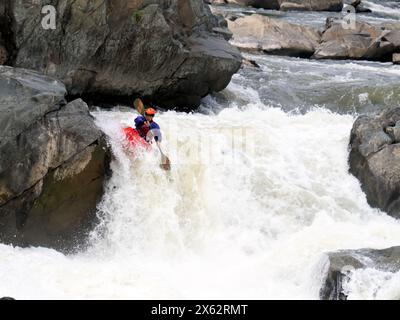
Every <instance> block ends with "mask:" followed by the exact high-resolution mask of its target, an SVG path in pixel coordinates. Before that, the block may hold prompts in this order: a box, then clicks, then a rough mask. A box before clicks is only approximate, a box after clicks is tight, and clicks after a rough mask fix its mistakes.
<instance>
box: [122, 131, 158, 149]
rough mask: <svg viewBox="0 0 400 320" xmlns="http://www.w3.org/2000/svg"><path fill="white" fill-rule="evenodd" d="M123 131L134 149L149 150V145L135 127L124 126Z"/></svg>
mask: <svg viewBox="0 0 400 320" xmlns="http://www.w3.org/2000/svg"><path fill="white" fill-rule="evenodd" d="M124 133H125V136H126V140H127V141H129V144H130V145H131V146H132V147H134V148H135V149H136V148H143V149H145V150H147V151H149V150H151V147H150V145H149V144H148V143H147V142H146V140H144V139H143V138H142V137H141V136H140V135H139V133H138V132H137V131H136V130H135V129H133V128H131V127H127V128H124Z"/></svg>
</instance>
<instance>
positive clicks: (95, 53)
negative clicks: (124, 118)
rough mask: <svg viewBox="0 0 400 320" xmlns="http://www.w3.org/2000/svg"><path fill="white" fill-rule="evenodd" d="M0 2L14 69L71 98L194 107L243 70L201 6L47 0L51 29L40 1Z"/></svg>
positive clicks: (194, 0)
mask: <svg viewBox="0 0 400 320" xmlns="http://www.w3.org/2000/svg"><path fill="white" fill-rule="evenodd" d="M3 2H5V3H3V4H2V6H3V7H4V8H5V9H4V10H3V16H1V15H2V10H0V20H2V19H3V18H4V16H7V17H10V18H11V19H12V23H10V24H7V25H6V26H7V28H8V29H7V32H8V33H10V34H12V37H9V42H10V41H11V39H13V40H12V41H14V42H15V45H14V49H13V54H12V55H13V59H12V62H11V64H12V65H14V66H17V67H23V68H29V69H34V70H38V71H40V72H43V73H45V74H46V75H50V76H54V77H57V78H58V79H60V80H62V81H63V82H64V83H65V84H66V87H67V90H68V93H69V94H70V95H72V96H81V95H83V96H86V97H91V98H93V99H97V100H98V99H105V98H112V99H118V98H121V99H122V98H124V99H126V98H130V97H131V96H136V95H139V96H145V97H147V98H148V99H151V100H153V102H156V103H158V104H161V105H164V106H167V107H168V106H171V107H175V106H184V107H196V106H197V105H199V103H200V99H201V98H202V97H204V96H206V95H207V94H209V93H210V92H212V91H220V90H222V89H224V88H225V87H226V86H227V85H228V83H229V82H230V80H231V77H232V75H233V74H234V73H236V72H237V71H238V70H239V68H240V65H241V60H242V59H241V55H240V53H239V51H238V50H237V49H236V48H234V47H232V46H231V45H230V44H229V43H228V42H227V41H226V40H225V39H224V36H226V35H222V34H221V33H222V31H221V30H220V29H221V26H220V25H219V24H218V19H217V18H216V17H215V16H213V15H212V13H211V11H210V9H209V7H208V6H207V5H205V4H204V3H203V1H200V0H170V1H165V0H120V1H103V0H93V1H69V0H59V1H58V0H50V1H47V2H46V4H50V5H53V6H54V7H55V8H56V10H57V20H56V26H55V29H48V30H46V29H44V28H43V26H42V24H41V20H42V18H43V15H42V13H41V10H42V4H41V3H42V2H41V1H39V2H37V1H32V2H24V1H14V0H3ZM214 28H217V29H214ZM10 47H12V46H11V45H10Z"/></svg>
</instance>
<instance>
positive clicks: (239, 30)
mask: <svg viewBox="0 0 400 320" xmlns="http://www.w3.org/2000/svg"><path fill="white" fill-rule="evenodd" d="M228 26H229V29H230V30H231V31H232V33H233V38H232V41H231V43H232V44H234V45H235V46H237V47H238V48H240V49H241V50H246V51H262V52H265V53H268V54H277V55H288V56H295V57H310V56H311V55H312V54H313V53H314V51H315V48H316V46H318V42H319V40H320V35H319V33H318V32H317V31H316V30H314V29H313V28H310V27H305V26H300V25H296V24H292V23H288V22H285V21H281V20H278V19H271V18H269V17H266V16H263V15H258V14H253V15H251V16H246V17H243V18H238V19H236V20H235V21H228Z"/></svg>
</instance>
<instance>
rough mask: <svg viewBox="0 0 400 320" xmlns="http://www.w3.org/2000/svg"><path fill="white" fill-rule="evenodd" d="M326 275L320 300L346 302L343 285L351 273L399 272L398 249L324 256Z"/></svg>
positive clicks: (336, 253)
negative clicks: (363, 271)
mask: <svg viewBox="0 0 400 320" xmlns="http://www.w3.org/2000/svg"><path fill="white" fill-rule="evenodd" d="M324 259H326V265H325V267H326V275H325V279H324V281H323V284H322V287H321V290H320V298H321V299H322V300H346V299H347V296H346V293H345V292H344V290H343V289H344V288H343V284H344V282H345V281H347V280H348V279H349V276H350V275H351V271H353V270H357V269H366V268H374V269H377V270H381V271H386V272H398V271H399V270H400V247H392V248H389V249H384V250H373V249H360V250H340V251H337V252H331V253H328V254H326V256H325V257H324Z"/></svg>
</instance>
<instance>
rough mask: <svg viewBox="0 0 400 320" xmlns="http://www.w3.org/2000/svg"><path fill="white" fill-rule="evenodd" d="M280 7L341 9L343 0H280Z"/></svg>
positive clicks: (319, 9)
mask: <svg viewBox="0 0 400 320" xmlns="http://www.w3.org/2000/svg"><path fill="white" fill-rule="evenodd" d="M280 3H281V6H280V9H281V10H283V11H287V10H301V11H303V10H308V11H341V10H342V9H343V0H280Z"/></svg>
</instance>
